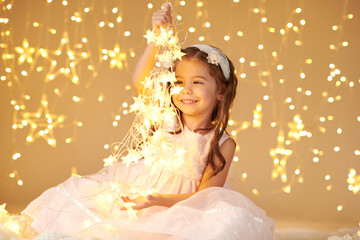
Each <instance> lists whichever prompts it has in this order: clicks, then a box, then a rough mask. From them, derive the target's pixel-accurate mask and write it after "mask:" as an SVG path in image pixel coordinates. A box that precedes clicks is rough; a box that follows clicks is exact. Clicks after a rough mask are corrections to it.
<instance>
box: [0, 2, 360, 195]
mask: <svg viewBox="0 0 360 240" xmlns="http://www.w3.org/2000/svg"><path fill="white" fill-rule="evenodd" d="M233 2H234V3H239V2H240V1H238V0H234V1H233ZM51 3H53V1H52V0H47V1H46V5H48V6H50V5H51ZM70 3H71V2H68V1H61V4H62V6H63V7H62V9H65V8H69V7H70V6H69V5H71V4H70ZM179 5H180V6H182V7H183V8H181V9H184V10H186V9H187V8H188V7H190V6H192V5H191V4H190V3H189V2H188V1H180V2H179ZM206 5H207V4H204V2H202V1H197V2H196V7H197V8H201V9H203V10H204V9H206V7H207V6H206ZM144 6H145V8H146V6H147V8H148V9H152V8H153V7H154V5H153V4H152V3H149V2H146V3H145V5H144ZM235 6H239V5H235ZM6 9H7V10H8V11H12V10H14V7H13V6H12V4H7V5H6ZM304 9H305V8H303V7H301V8H300V7H298V8H293V9H291V12H290V13H291V14H290V15H291V16H290V17H289V18H288V19H287V20H286V21H285V22H284V23H283V24H282V28H279V27H276V26H268V23H272V19H271V16H269V15H268V14H266V15H265V13H266V12H265V9H264V8H263V7H261V6H259V7H258V8H252V9H250V12H252V13H253V14H254V15H256V19H257V24H261V25H259V26H261V28H259V29H260V31H261V34H262V35H263V32H270V33H272V34H271V36H272V38H275V37H277V36H279V38H281V42H280V43H281V44H282V47H283V46H285V45H288V43H290V36H291V35H290V34H294V35H295V34H296V36H297V37H298V38H299V39H295V40H294V39H291V43H292V44H295V45H296V46H298V47H299V48H301V46H302V45H303V44H305V43H306V42H305V41H304V39H301V37H302V34H303V32H302V31H303V29H304V26H305V25H306V22H307V20H309V19H306V20H305V19H304V11H305V10H304ZM110 10H111V11H110ZM93 11H94V6H90V5H89V7H86V8H83V9H81V8H79V9H77V10H76V11H74V12H73V14H72V15H73V16H69V17H70V18H69V19H70V20H71V24H74V25H77V26H82V25H83V24H84V19H85V17H90V16H91V14H93V13H94V14H95V11H94V12H93ZM121 11H122V9H121V8H120V7H111V8H109V11H108V13H107V14H110V15H108V16H106V17H105V18H97V24H98V26H97V31H104V29H106V30H109V31H110V30H111V31H119V35H121V36H123V38H124V37H126V38H124V39H132V38H133V37H135V36H136V32H135V31H133V30H132V29H130V28H126V27H118V24H120V23H121V24H124V23H123V21H122V20H123V19H122V16H121V14H122V13H121ZM89 12H91V14H87V13H89ZM179 12H180V11H179ZM110 17H112V18H110ZM9 18H10V20H9ZM176 18H177V20H179V21H180V20H182V17H181V15H177V16H176ZM343 18H344V19H345V20H346V21H349V20H352V19H356V16H354V14H352V13H349V14H344V15H343ZM109 19H112V20H113V21H115V20H116V22H114V23H112V22H109ZM202 19H203V20H202V21H201V23H200V24H198V25H196V26H195V25H194V26H192V27H190V28H189V32H191V33H194V34H195V35H194V36H195V39H198V40H199V41H205V40H206V41H208V40H210V39H209V38H208V36H207V35H206V32H205V33H204V32H203V31H204V30H206V31H208V29H209V28H210V27H212V24H211V23H210V21H211V19H208V18H207V15H206V14H204V15H203V18H202ZM345 20H344V21H345ZM9 21H10V22H11V17H7V16H6V17H5V16H2V17H1V18H0V23H1V24H8V23H9ZM309 22H310V21H309ZM212 23H213V22H212ZM264 23H266V24H264ZM266 25H267V26H266ZM29 26H30V27H31V28H32V27H35V28H37V29H38V30H43V29H44V30H45V31H44V32H47V34H48V35H49V36H50V37H52V38H54V37H58V38H60V39H61V41H60V44H59V46H58V47H57V48H56V49H50V47H49V46H41V48H40V47H39V46H40V45H39V43H38V42H34V41H33V39H31V38H28V37H27V35H25V37H24V38H23V39H22V42H21V41H20V42H19V43H17V44H13V46H15V47H14V48H13V49H10V50H9V51H10V52H9V53H8V54H5V53H4V54H3V55H2V57H3V60H4V66H5V67H4V70H3V69H2V73H1V74H0V75H1V76H0V79H1V83H3V82H4V84H6V85H7V86H9V87H10V88H11V89H12V90H13V89H15V90H16V88H15V87H16V86H21V87H23V86H25V84H23V83H21V82H20V81H23V80H26V79H28V78H30V77H32V76H33V75H34V71H33V70H36V71H37V72H38V73H41V74H44V76H46V77H45V79H46V80H45V83H46V84H49V85H46V86H50V84H51V85H54V86H55V87H51V92H52V94H53V95H54V94H55V95H56V96H57V97H59V98H60V97H62V96H67V95H66V91H65V90H64V89H65V88H62V87H60V85H61V84H62V83H61V84H59V82H60V81H62V79H63V78H65V79H67V80H69V83H72V84H73V85H74V86H73V87H81V86H85V85H86V86H89V85H90V81H87V80H86V78H87V77H85V76H86V75H85V74H84V75H82V74H80V71H79V69H82V70H81V71H83V70H84V69H88V70H89V71H90V72H91V73H93V74H94V75H93V76H96V74H97V72H98V71H99V67H98V66H104V65H102V63H103V62H105V63H106V64H108V65H107V66H110V68H112V69H114V70H120V71H121V70H124V69H128V61H129V56H131V57H132V58H133V57H135V52H134V51H130V50H129V49H126V48H125V47H123V46H122V45H121V49H120V44H117V45H106V46H105V45H104V46H99V49H96V50H99V54H100V57H99V60H97V61H94V59H95V58H96V57H95V56H97V53H96V51H95V52H94V51H92V50H91V49H87V47H86V46H87V44H89V42H90V43H93V40H92V39H91V38H90V37H89V36H88V35H86V36H85V35H83V33H80V32H79V38H78V39H79V42H78V43H75V42H74V41H73V39H69V37H68V33H67V32H66V31H64V32H63V31H62V29H58V28H56V29H55V27H54V28H48V29H45V26H44V24H43V23H42V22H38V21H34V22H30V23H29ZM185 26H186V25H185ZM107 27H108V28H114V29H108V28H107ZM306 27H307V26H306ZM201 28H203V29H201ZM119 29H122V30H121V31H120V30H119ZM124 29H128V30H127V31H124ZM345 30H346V29H345ZM13 31H14V29H11V31H3V32H2V34H3V35H2V36H3V37H4V36H10V35H11V34H13ZM232 31H234V32H228V33H227V34H228V35H225V36H224V40H225V41H228V42H229V43H232V41H243V40H246V39H247V38H248V36H249V34H250V32H249V31H248V30H246V29H232ZM329 31H331V32H332V34H338V33H339V34H343V33H342V31H344V28H343V23H340V24H335V25H333V26H331V27H329ZM235 33H236V35H237V36H238V37H239V38H237V37H236V38H234V37H230V36H234V35H232V34H235ZM279 33H280V35H279ZM196 34H199V35H196ZM200 34H202V35H201V36H200ZM264 36H266V35H264ZM269 36H270V34H269ZM88 37H89V39H88ZM2 39H5V38H2ZM235 39H236V40H235ZM124 41H129V40H124ZM54 42H55V41H54ZM353 42H354V41H352V40H351V39H342V40H341V41H335V40H334V41H332V42H331V45H330V49H332V50H335V52H334V53H336V51H341V49H346V48H349V49H350V48H351V47H353V46H354V43H353ZM259 43H260V44H259ZM1 44H4V43H3V42H2V43H1ZM1 44H0V47H1V49H2V50H3V49H6V47H5V46H4V45H1ZM266 44H267V39H266V37H265V39H264V38H263V39H258V40H257V45H256V46H255V47H257V49H258V50H263V51H256V52H258V53H259V56H260V57H259V59H258V58H257V57H254V56H246V55H243V56H244V57H239V56H236V55H235V56H236V57H237V58H238V59H239V62H240V63H241V64H240V65H241V66H242V69H240V70H239V71H238V74H237V76H239V77H240V78H241V79H240V80H241V81H244V82H247V81H250V79H251V77H252V74H253V73H251V72H250V71H248V70H247V69H246V68H248V67H249V66H250V67H251V71H254V72H257V74H258V76H260V77H265V78H264V80H261V81H260V84H259V86H263V87H264V92H262V93H260V97H259V101H269V102H266V103H264V102H263V105H261V104H260V103H259V104H260V108H258V105H259V104H257V105H256V106H257V107H256V109H255V110H253V112H252V115H251V114H250V118H251V117H252V118H253V119H247V120H248V121H245V120H244V121H242V122H238V121H236V120H232V124H230V122H229V126H231V127H232V128H233V129H234V130H231V131H230V132H231V135H233V136H236V137H239V134H238V133H239V132H240V131H242V130H245V129H248V128H251V127H253V128H256V129H260V128H261V125H262V122H263V117H264V118H266V114H265V113H266V110H268V109H267V108H268V106H267V105H266V104H268V103H269V104H270V103H271V104H273V103H274V101H275V100H276V95H274V89H271V88H274V87H273V86H272V85H273V84H274V83H275V87H276V84H278V83H280V84H282V85H281V87H284V89H285V87H287V86H288V85H287V83H288V82H289V77H288V76H287V75H286V74H288V73H287V70H288V69H289V67H291V66H290V64H289V63H287V62H286V59H285V58H284V54H283V51H280V49H275V50H276V51H273V49H271V50H269V51H272V52H271V60H270V62H269V61H268V60H265V58H264V56H265V55H266V54H269V52H267V48H266V49H265V48H264V46H269V47H270V45H266ZM80 45H81V46H82V47H81V48H80ZM105 48H106V49H105ZM231 54H233V53H231ZM163 57H164V56H163ZM245 57H246V61H245ZM307 57H308V56H307ZM165 58H166V57H164V59H165ZM235 59H236V58H235ZM40 60H41V61H44V62H45V63H44V64H43V66H38V64H41V62H40ZM130 60H131V59H130ZM161 60H163V59H161ZM301 61H302V63H301V64H312V62H313V61H314V62H316V61H317V60H316V58H314V59H311V58H307V59H303V60H301ZM332 61H333V62H331V63H329V74H328V76H325V78H324V79H325V81H326V80H327V82H326V84H329V86H334V87H340V86H341V87H344V86H348V87H353V89H352V91H353V90H355V88H356V86H357V85H356V84H358V83H359V81H358V80H356V79H352V77H350V76H351V75H349V74H347V72H346V69H343V68H342V66H341V64H338V63H337V62H336V61H335V60H334V59H332ZM88 62H92V63H91V64H89V65H87V64H88ZM245 62H247V63H248V64H243V63H245ZM80 65H81V66H80ZM267 65H268V66H270V67H269V69H265V68H267ZM10 66H11V67H10ZM12 66H15V67H12ZM307 67H308V66H307ZM309 67H311V66H309ZM303 70H304V72H303ZM305 70H307V69H306V68H303V69H301V71H298V73H300V75H298V77H299V76H300V79H302V80H304V81H303V83H306V82H307V81H308V80H309V79H312V78H313V76H314V75H313V74H312V73H311V71H305ZM78 72H79V73H78ZM305 73H306V74H305ZM35 74H36V72H35ZM16 77H17V78H19V79H20V80H19V81H18V80H16ZM270 79H272V80H270ZM271 81H273V82H271ZM64 85H66V84H64ZM295 88H296V92H297V93H298V94H299V95H296V94H297V93H296V92H295ZM295 88H294V92H295V95H291V94H289V95H287V96H286V97H285V98H282V99H281V101H283V103H285V104H286V109H287V110H286V111H289V109H290V110H292V111H289V112H290V114H291V116H293V115H294V116H297V117H294V119H293V121H290V122H287V121H289V120H288V119H287V120H285V119H271V120H270V121H269V122H267V123H264V124H263V126H266V127H269V126H270V127H272V128H274V129H280V130H281V131H283V132H282V133H281V134H282V135H283V139H281V137H280V135H281V134H280V133H279V134H278V136H277V137H278V141H277V145H276V146H274V147H273V149H274V152H275V156H271V158H272V160H273V161H274V168H275V163H277V164H278V166H280V167H279V168H278V169H277V170H279V171H278V172H277V173H276V174H277V175H276V174H275V175H276V177H275V178H279V179H280V181H281V182H283V183H284V186H283V187H281V190H282V191H284V192H287V193H291V189H294V186H292V185H291V183H290V182H289V179H291V177H290V176H288V175H287V174H295V175H299V178H298V179H299V182H301V181H303V180H300V179H302V178H301V176H300V175H301V172H300V171H288V170H287V168H288V167H289V166H287V161H288V160H292V157H294V156H293V155H292V154H290V155H288V157H286V154H285V153H287V154H289V153H290V151H292V149H291V148H292V147H293V143H294V142H296V141H300V139H301V138H302V137H309V136H310V137H311V136H312V134H314V136H315V134H316V131H317V132H319V133H325V132H326V131H328V132H335V131H336V133H337V134H343V135H344V134H348V133H347V131H346V128H345V127H342V128H340V127H336V128H332V127H329V126H328V125H327V124H329V122H330V121H334V119H335V117H336V120H335V121H334V123H335V122H338V121H339V118H337V115H334V116H335V117H334V116H332V115H329V116H328V114H329V112H328V113H322V115H323V116H320V117H316V120H315V122H316V124H314V125H312V124H310V123H307V124H305V123H304V122H303V121H302V120H301V119H302V116H301V115H300V114H299V113H301V111H302V110H307V109H308V107H307V106H305V105H303V104H304V103H303V102H302V99H301V96H312V97H315V96H317V94H318V93H317V92H316V91H315V89H311V90H310V89H308V87H307V86H306V85H299V86H296V87H295ZM124 89H125V90H127V91H130V90H131V89H132V87H131V86H130V85H125V84H124ZM329 89H331V88H330V87H329ZM329 89H327V90H324V91H323V92H322V93H321V94H322V96H323V97H324V99H323V100H324V102H325V103H326V104H333V105H330V106H335V104H337V103H338V102H339V101H340V102H341V99H342V98H343V97H344V96H341V95H340V94H339V93H336V92H334V91H330V90H329ZM290 92H291V91H290ZM265 94H266V95H265ZM24 95H25V94H24V93H23V92H22V93H20V94H19V96H16V97H15V98H14V99H16V100H14V104H11V107H12V109H13V111H14V112H15V113H14V116H15V117H14V120H13V123H12V124H11V127H12V129H13V131H14V132H19V131H26V134H25V136H26V138H25V139H24V141H25V142H26V143H31V142H34V141H35V140H36V139H39V138H42V139H44V140H45V141H46V142H47V143H48V144H49V145H51V146H56V143H57V141H56V138H55V136H54V134H53V131H54V129H56V128H59V127H61V126H64V122H65V120H67V118H69V116H65V115H62V114H60V113H57V112H56V111H54V110H56V109H54V108H53V106H54V105H53V102H52V101H50V100H52V98H51V97H48V98H49V102H48V101H47V97H46V96H44V97H42V99H41V100H40V102H39V103H38V106H37V107H38V109H37V110H35V111H33V110H31V109H30V108H29V106H28V104H26V101H27V100H26V99H25V98H24V97H22V96H24ZM30 95H31V94H30ZM288 96H289V97H288ZM290 96H291V97H290ZM29 97H30V96H29ZM31 97H33V96H31ZM312 97H311V98H312ZM96 98H97V101H98V102H99V104H100V103H101V104H106V102H107V101H108V98H107V96H105V94H104V93H97V95H96V96H95V99H96ZM284 99H285V101H284ZM25 100H26V101H25ZM32 100H33V99H32ZM70 100H72V101H73V104H74V107H76V108H78V107H79V106H81V104H82V103H83V102H84V101H85V100H86V99H85V98H84V96H83V94H78V93H76V96H72V95H70ZM23 101H25V102H23ZM102 106H104V105H102ZM122 106H123V105H122ZM309 106H310V107H309V109H312V106H311V105H309ZM124 108H127V107H125V106H123V108H121V109H120V110H119V111H118V112H117V113H116V114H114V115H113V119H112V120H110V121H109V124H112V125H114V126H115V125H116V126H119V125H120V122H119V121H120V120H121V116H123V115H126V114H128V113H129V111H131V110H129V109H124ZM250 111H251V110H250ZM122 114H123V115H122ZM263 114H264V116H263ZM286 114H288V113H286ZM286 114H285V115H286ZM331 114H332V113H331ZM120 115H121V116H120ZM304 119H305V120H306V118H305V117H304ZM354 120H355V121H358V122H360V116H358V117H355V118H352V121H354ZM69 122H71V125H73V126H76V127H81V126H83V124H84V123H85V124H86V121H84V123H83V122H80V121H78V120H71V121H70V120H69ZM334 123H332V124H334ZM309 126H315V127H314V128H315V129H317V130H313V131H314V133H312V132H308V130H309V129H311V128H309ZM338 126H339V125H338ZM275 127H276V128H275ZM286 127H288V129H287V128H286ZM21 129H23V130H21ZM285 129H286V130H289V133H288V134H287V132H286V130H285ZM279 137H280V139H279ZM61 141H63V140H61ZM73 141H74V136H71V137H70V136H69V137H68V138H66V140H65V142H66V143H71V142H73ZM286 143H287V144H286ZM336 144H338V143H335V145H336ZM335 145H333V146H331V148H330V150H333V151H334V152H335V153H341V152H342V151H345V148H344V149H343V147H341V146H335ZM285 146H286V147H285ZM334 146H335V147H334ZM104 148H106V149H109V148H110V146H109V145H104ZM340 150H341V151H340ZM286 151H287V152H286ZM352 151H353V150H352ZM320 152H321V151H320V150H317V151H316V153H315V152H314V156H311V157H310V161H311V159H312V160H313V162H316V163H318V162H319V161H320V159H321V160H322V159H323V158H322V157H321V155H320ZM334 152H333V153H334ZM16 153H17V152H14V153H13V155H12V159H13V160H14V161H15V160H16V161H19V162H21V158H22V157H21V153H20V152H18V153H19V154H20V156H19V157H17V158H16V159H14V156H15V154H16ZM270 155H271V154H270ZM354 155H355V156H354V157H356V156H359V155H360V152H359V150H354ZM16 156H18V155H16ZM9 159H10V160H11V157H10V158H9ZM235 159H236V158H234V161H235ZM237 159H238V158H237ZM276 159H277V160H276ZM284 159H286V160H284ZM322 161H323V160H322ZM278 166H276V168H277V167H278ZM275 172H276V171H275ZM351 173H352V172H351ZM244 174H245V173H244ZM246 176H247V175H246ZM326 176H328V175H326ZM351 176H353V178H354V179H355V175H354V174H352V175H351ZM9 177H10V178H14V179H15V182H16V184H18V185H19V186H20V185H21V184H23V182H22V180H21V179H20V178H19V179H18V173H17V172H15V171H14V172H11V173H9ZM242 177H243V176H242ZM245 178H246V177H245ZM327 181H329V180H327ZM351 181H352V180H351ZM354 181H355V180H354ZM19 183H21V184H19ZM349 186H350V185H349ZM352 186H353V185H352ZM355 187H356V186H355V185H354V186H353V187H352V189H354V188H355ZM331 189H332V187H331V185H330V184H329V185H328V186H327V190H328V191H330V190H331ZM253 191H254V192H255V193H256V194H255V193H254V194H255V195H259V194H260V192H261V191H260V190H257V189H254V190H253ZM351 191H352V190H351Z"/></svg>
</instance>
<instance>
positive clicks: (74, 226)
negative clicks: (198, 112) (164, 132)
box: [22, 126, 275, 240]
mask: <svg viewBox="0 0 360 240" xmlns="http://www.w3.org/2000/svg"><path fill="white" fill-rule="evenodd" d="M212 137H213V132H210V133H208V134H206V135H201V134H199V133H195V132H192V131H190V130H189V129H187V128H186V126H185V127H184V130H183V131H182V132H181V133H180V134H176V135H173V138H174V139H175V140H176V141H180V142H181V143H182V144H183V145H184V146H185V149H187V152H186V153H185V157H184V164H183V165H182V166H181V168H180V169H178V170H177V171H175V172H174V171H167V170H165V169H163V170H160V171H157V172H155V173H151V172H150V171H149V170H148V168H146V167H144V165H143V163H142V162H141V161H140V162H138V163H137V164H133V165H132V166H131V167H130V168H127V167H126V166H124V165H123V164H120V163H118V164H116V165H114V166H107V167H105V168H103V169H101V170H100V171H99V172H97V173H96V174H93V175H88V176H83V177H76V176H73V177H70V178H69V179H68V180H66V181H65V182H64V183H62V184H60V185H58V186H56V187H53V188H50V189H48V190H46V191H45V192H44V193H43V194H42V195H41V196H40V197H38V198H37V199H35V200H34V201H32V202H31V203H30V204H29V205H28V207H27V208H26V209H25V210H24V211H23V212H22V214H25V215H27V216H29V217H31V218H32V219H33V222H32V224H31V227H33V228H34V229H36V230H37V232H39V233H42V232H47V231H51V232H58V233H61V234H65V235H69V236H73V237H75V238H79V239H247V240H251V239H254V240H255V239H256V240H261V239H264V240H265V239H266V240H268V239H272V234H273V230H274V225H275V224H274V221H273V220H272V219H270V218H269V217H267V216H266V213H265V212H264V211H263V210H262V209H260V208H259V207H257V206H256V205H255V204H254V203H252V202H251V201H250V200H249V199H248V198H247V197H246V196H244V195H242V194H240V193H238V192H236V191H232V190H229V189H226V188H221V187H211V188H207V189H204V190H202V191H200V192H198V193H196V194H194V195H193V196H192V197H190V198H188V199H186V200H184V201H181V202H178V203H177V204H175V205H174V206H172V207H170V208H166V207H159V206H154V207H150V208H147V209H143V210H140V211H138V213H137V219H132V218H130V217H129V215H128V212H127V211H121V210H119V207H118V205H116V204H114V203H113V202H111V201H110V200H108V199H107V197H106V196H107V195H106V194H108V193H110V192H111V193H112V194H114V191H111V189H114V183H116V188H117V190H119V189H120V191H117V192H116V191H115V192H116V193H118V192H120V193H121V191H122V190H123V191H124V192H129V191H133V190H134V189H135V190H136V189H137V188H138V189H152V190H154V191H156V192H159V193H172V194H177V193H190V192H195V191H196V190H197V189H198V187H199V184H200V181H201V177H202V173H203V170H204V168H205V165H206V157H207V154H208V151H209V147H210V142H211V139H212ZM228 138H229V136H228V135H224V136H223V137H222V138H221V139H220V141H219V145H221V144H222V143H223V142H224V141H225V140H226V139H228ZM127 183H131V184H127ZM120 193H119V194H120ZM115 197H116V196H115Z"/></svg>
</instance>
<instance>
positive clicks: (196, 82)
mask: <svg viewBox="0 0 360 240" xmlns="http://www.w3.org/2000/svg"><path fill="white" fill-rule="evenodd" d="M194 84H203V83H202V82H200V81H194Z"/></svg>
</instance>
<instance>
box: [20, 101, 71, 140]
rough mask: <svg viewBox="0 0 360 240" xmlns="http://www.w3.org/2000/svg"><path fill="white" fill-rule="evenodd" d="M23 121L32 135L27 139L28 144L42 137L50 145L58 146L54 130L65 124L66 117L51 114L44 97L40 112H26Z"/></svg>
mask: <svg viewBox="0 0 360 240" xmlns="http://www.w3.org/2000/svg"><path fill="white" fill-rule="evenodd" d="M22 119H23V120H22V122H24V121H25V122H27V124H29V125H30V133H29V134H28V136H27V137H26V140H27V142H33V141H34V140H36V139H37V138H39V137H42V138H44V139H45V140H46V141H47V143H48V144H49V145H51V146H53V147H55V146H56V139H55V137H54V133H53V130H54V128H55V127H57V126H58V125H59V124H61V123H63V122H64V120H65V116H64V115H56V114H50V113H49V108H48V102H47V100H46V97H45V96H43V98H42V100H41V104H40V106H39V108H38V110H37V111H36V112H24V113H23V114H22Z"/></svg>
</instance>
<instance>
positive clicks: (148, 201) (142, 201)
mask: <svg viewBox="0 0 360 240" xmlns="http://www.w3.org/2000/svg"><path fill="white" fill-rule="evenodd" d="M121 199H122V200H123V201H124V202H125V203H127V202H129V203H134V204H135V206H132V209H134V210H140V209H143V208H148V207H151V206H155V205H157V204H158V203H159V201H160V194H159V193H152V194H149V195H147V196H146V197H144V196H139V197H136V198H134V199H130V198H129V197H127V196H122V197H121ZM121 210H126V208H125V207H122V208H121Z"/></svg>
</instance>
